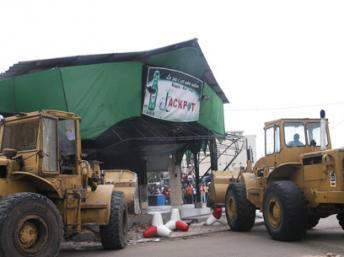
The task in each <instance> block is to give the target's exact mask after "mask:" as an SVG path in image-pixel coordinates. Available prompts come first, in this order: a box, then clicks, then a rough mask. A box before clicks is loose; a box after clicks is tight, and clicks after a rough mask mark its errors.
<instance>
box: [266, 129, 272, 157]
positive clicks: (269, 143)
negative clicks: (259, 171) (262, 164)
mask: <svg viewBox="0 0 344 257" xmlns="http://www.w3.org/2000/svg"><path fill="white" fill-rule="evenodd" d="M272 153H274V127H271V128H268V129H266V130H265V154H266V155H268V154H272Z"/></svg>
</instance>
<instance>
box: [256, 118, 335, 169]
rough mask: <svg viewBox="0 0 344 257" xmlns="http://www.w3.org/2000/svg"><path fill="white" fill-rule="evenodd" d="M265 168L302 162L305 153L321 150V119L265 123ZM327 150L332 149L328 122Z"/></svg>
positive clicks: (282, 120) (283, 120)
mask: <svg viewBox="0 0 344 257" xmlns="http://www.w3.org/2000/svg"><path fill="white" fill-rule="evenodd" d="M264 131H265V157H263V158H262V159H263V160H262V161H260V162H264V163H265V165H264V166H268V167H270V169H272V168H273V167H276V166H278V165H279V164H281V163H286V162H292V163H297V162H300V156H301V154H304V153H309V152H315V151H319V150H320V119H281V120H276V121H271V122H267V123H265V128H264ZM326 148H327V149H330V148H331V141H330V137H329V130H328V125H327V120H326Z"/></svg>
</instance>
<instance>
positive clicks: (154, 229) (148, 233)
mask: <svg viewBox="0 0 344 257" xmlns="http://www.w3.org/2000/svg"><path fill="white" fill-rule="evenodd" d="M157 233H158V229H157V227H156V226H150V227H148V228H146V230H145V231H144V232H143V237H145V238H148V237H153V236H156V235H157Z"/></svg>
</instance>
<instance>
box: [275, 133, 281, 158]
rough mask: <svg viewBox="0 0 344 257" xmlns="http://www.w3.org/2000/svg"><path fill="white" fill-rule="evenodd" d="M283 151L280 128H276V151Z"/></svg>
mask: <svg viewBox="0 0 344 257" xmlns="http://www.w3.org/2000/svg"><path fill="white" fill-rule="evenodd" d="M280 151H281V141H280V128H279V127H276V128H275V153H278V152H280Z"/></svg>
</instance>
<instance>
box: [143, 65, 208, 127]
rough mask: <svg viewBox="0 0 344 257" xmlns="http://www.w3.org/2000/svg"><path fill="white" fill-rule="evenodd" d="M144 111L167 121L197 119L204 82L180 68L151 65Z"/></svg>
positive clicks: (148, 72) (148, 70) (146, 84)
mask: <svg viewBox="0 0 344 257" xmlns="http://www.w3.org/2000/svg"><path fill="white" fill-rule="evenodd" d="M144 88H145V95H144V100H143V108H142V113H143V114H144V115H147V116H150V117H153V118H156V119H161V120H167V121H175V122H192V121H198V118H199V110H200V100H201V96H202V89H203V81H202V80H200V79H198V78H196V77H194V76H191V75H189V74H186V73H183V72H181V71H177V70H172V69H167V68H161V67H148V69H147V78H146V82H145V87H144Z"/></svg>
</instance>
